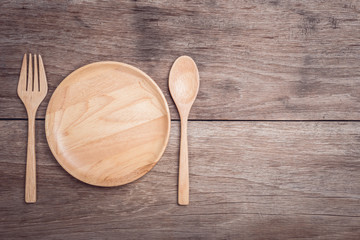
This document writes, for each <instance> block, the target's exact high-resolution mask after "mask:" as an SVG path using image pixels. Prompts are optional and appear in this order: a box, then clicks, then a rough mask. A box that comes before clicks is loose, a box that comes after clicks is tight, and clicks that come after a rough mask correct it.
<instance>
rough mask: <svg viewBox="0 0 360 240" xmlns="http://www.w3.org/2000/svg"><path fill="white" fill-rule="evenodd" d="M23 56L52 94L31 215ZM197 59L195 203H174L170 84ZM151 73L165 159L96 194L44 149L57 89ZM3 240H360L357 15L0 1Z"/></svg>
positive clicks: (211, 5)
mask: <svg viewBox="0 0 360 240" xmlns="http://www.w3.org/2000/svg"><path fill="white" fill-rule="evenodd" d="M24 53H40V54H42V56H43V59H44V62H45V68H46V71H47V77H48V81H49V94H48V96H47V97H46V99H45V101H44V102H43V103H42V105H41V107H40V109H39V111H38V114H37V120H36V130H37V135H36V138H37V144H36V153H37V170H38V171H37V174H38V185H37V186H38V201H37V203H36V204H25V202H24V173H25V159H26V140H27V121H26V119H27V116H26V112H25V108H24V106H23V105H22V103H21V101H20V100H19V99H18V97H17V95H16V87H17V81H18V76H19V72H20V65H21V59H22V56H23V54H24ZM185 54H186V55H190V56H192V57H193V58H194V59H195V61H196V62H197V63H198V67H199V71H200V78H201V87H200V92H199V95H198V99H197V100H196V102H195V105H194V106H193V109H192V112H191V114H190V118H191V121H190V123H189V147H190V148H189V157H190V205H189V206H186V207H183V206H178V205H177V204H176V202H177V201H176V199H177V171H178V153H179V117H178V114H177V112H176V109H175V106H174V103H173V101H172V99H171V97H170V94H169V90H168V86H167V79H168V74H169V70H170V67H171V65H172V63H173V61H174V60H175V59H176V58H177V57H178V56H180V55H185ZM103 60H113V61H120V62H125V63H128V64H132V65H134V66H136V67H138V68H140V69H142V70H143V71H145V72H146V73H147V74H149V75H150V76H151V77H152V78H153V79H154V80H155V81H156V82H157V84H158V85H159V86H160V88H161V89H162V91H163V92H164V94H165V96H166V99H167V101H168V103H169V106H170V111H171V116H172V129H171V136H170V141H169V145H168V147H167V149H166V152H165V154H164V156H163V157H162V159H161V160H160V161H159V163H158V164H157V165H156V167H155V168H154V169H153V170H152V171H150V172H149V173H148V174H147V175H145V176H144V177H142V178H141V179H139V180H137V181H136V182H133V183H131V184H128V185H125V186H122V187H116V188H100V187H94V186H90V185H87V184H84V183H82V182H80V181H78V180H76V179H74V178H73V177H71V176H70V175H69V174H68V173H66V172H65V171H64V170H63V169H62V168H61V167H60V165H59V164H58V163H57V162H56V160H55V159H54V157H53V156H52V154H51V153H50V150H49V148H48V145H47V142H46V139H45V133H44V116H45V110H46V106H47V103H48V101H49V98H50V96H51V94H52V93H53V91H54V89H55V88H56V87H57V86H58V84H59V83H60V82H61V81H62V80H63V79H64V78H65V77H66V76H67V75H68V74H69V73H71V72H72V71H74V70H75V69H77V68H79V67H80V66H83V65H86V64H88V63H92V62H96V61H103ZM0 86H1V87H0V130H1V131H0V146H1V148H0V239H21V238H26V239H187V238H191V239H294V238H303V239H305V238H306V239H308V238H314V239H359V236H360V3H359V2H358V1H340V0H335V1H320V0H314V1H290V0H289V1H285V0H284V1H278V0H275V1H274V0H272V1H266V0H265V1H264V0H262V1H244V0H243V1H240V0H239V1H210V0H209V1H207V0H205V1H160V0H159V1H157V0H154V1H116V0H113V1H85V0H72V1H42V0H40V1H20V0H16V1H10V0H5V1H1V2H0Z"/></svg>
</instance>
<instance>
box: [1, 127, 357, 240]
mask: <svg viewBox="0 0 360 240" xmlns="http://www.w3.org/2000/svg"><path fill="white" fill-rule="evenodd" d="M0 129H2V131H0V146H1V151H0V189H1V191H0V199H1V204H0V238H1V239H20V238H22V237H26V238H27V239H119V238H121V239H144V238H146V239H187V238H192V239H293V238H316V239H358V236H359V235H360V158H359V156H360V123H359V122H305V123H304V122H221V121H219V122H202V121H201V122H198V121H192V122H190V123H189V132H188V133H189V157H190V205H189V206H187V207H183V206H178V205H177V204H176V202H177V192H176V190H177V170H178V169H177V156H178V155H177V154H178V151H179V122H178V121H173V122H172V129H171V135H170V136H171V137H170V141H169V145H168V147H167V149H166V152H165V154H164V156H163V158H162V159H161V160H160V161H159V163H158V164H157V165H156V166H155V168H154V169H153V170H151V171H150V172H149V173H148V174H146V175H145V176H144V177H142V178H140V179H139V180H137V181H136V182H134V183H131V184H128V185H124V186H122V187H116V188H100V187H93V186H90V185H87V184H84V183H82V182H79V181H77V180H76V179H74V178H72V177H71V176H70V175H69V174H67V173H66V172H65V171H64V170H63V169H62V168H61V167H60V166H59V164H58V163H57V162H56V160H55V159H54V158H53V157H52V155H51V153H50V150H49V148H48V146H47V144H46V140H45V134H44V121H37V130H38V132H37V148H36V151H37V156H38V165H37V166H38V202H37V203H36V204H34V205H27V204H25V203H24V198H23V196H24V172H25V153H26V145H25V141H26V121H23V120H19V121H0Z"/></svg>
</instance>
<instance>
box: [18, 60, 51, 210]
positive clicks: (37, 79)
mask: <svg viewBox="0 0 360 240" xmlns="http://www.w3.org/2000/svg"><path fill="white" fill-rule="evenodd" d="M27 69H28V74H27V75H26V70H27ZM38 69H39V71H38ZM47 91H48V86H47V81H46V75H45V69H44V64H43V61H42V58H41V56H40V55H39V68H38V61H37V57H36V55H34V69H33V64H32V57H31V54H29V65H28V66H27V61H26V54H25V55H24V58H23V62H22V67H21V71H20V78H19V83H18V89H17V93H18V95H19V97H20V99H21V100H22V102H23V103H24V105H25V108H26V111H27V115H28V145H27V161H26V178H25V202H27V203H34V202H36V158H35V116H36V111H37V109H38V107H39V105H40V103H41V102H42V101H43V100H44V98H45V96H46V94H47Z"/></svg>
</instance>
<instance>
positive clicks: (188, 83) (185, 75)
mask: <svg viewBox="0 0 360 240" xmlns="http://www.w3.org/2000/svg"><path fill="white" fill-rule="evenodd" d="M199 85H200V78H199V71H198V69H197V66H196V63H195V62H194V60H193V59H192V58H191V57H188V56H181V57H179V58H178V59H176V61H175V62H174V64H173V66H172V68H171V71H170V77H169V88H170V93H171V96H172V98H173V100H174V102H175V104H176V107H177V109H178V111H179V114H180V116H181V117H186V116H187V115H188V113H189V112H190V108H191V106H192V105H193V103H194V101H195V99H196V96H197V94H198V92H199Z"/></svg>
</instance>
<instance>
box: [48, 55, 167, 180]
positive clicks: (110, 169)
mask: <svg viewBox="0 0 360 240" xmlns="http://www.w3.org/2000/svg"><path fill="white" fill-rule="evenodd" d="M45 130H46V137H47V140H48V143H49V146H50V149H51V151H52V153H53V154H54V156H55V158H56V160H57V161H58V162H59V163H60V165H61V166H62V167H63V168H64V169H65V170H66V171H67V172H68V173H70V174H71V175H72V176H74V177H75V178H77V179H79V180H81V181H83V182H86V183H88V184H92V185H96V186H103V187H111V186H119V185H123V184H126V183H129V182H132V181H135V180H136V179H138V178H140V177H141V176H143V175H145V174H146V173H147V172H148V171H150V170H151V169H152V168H153V167H154V166H155V164H156V163H157V162H158V161H159V159H160V157H161V156H162V154H163V152H164V150H165V147H166V145H167V142H168V139H169V133H170V113H169V108H168V105H167V102H166V99H165V97H164V95H163V94H162V92H161V90H160V88H159V87H158V86H157V85H156V83H155V82H154V81H153V80H152V79H151V78H150V77H149V76H148V75H146V74H145V73H144V72H142V71H140V70H139V69H137V68H135V67H133V66H130V65H128V64H124V63H119V62H98V63H92V64H89V65H86V66H84V67H81V68H79V69H77V70H75V71H74V72H73V73H71V74H70V75H69V76H67V77H66V78H65V79H64V81H62V82H61V84H60V85H59V86H58V87H57V88H56V90H55V92H54V94H53V95H52V96H51V99H50V102H49V105H48V108H47V111H46V119H45Z"/></svg>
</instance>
